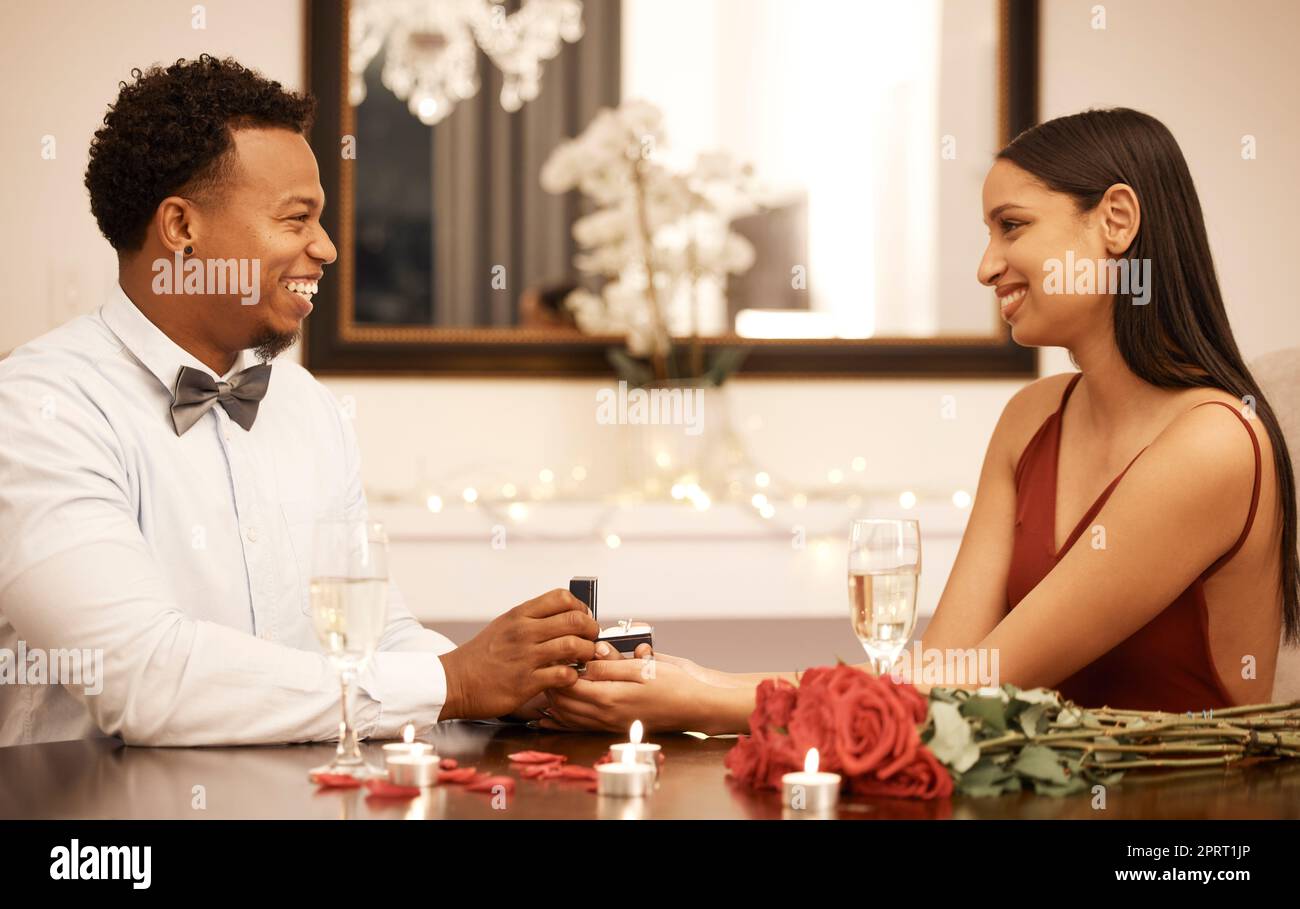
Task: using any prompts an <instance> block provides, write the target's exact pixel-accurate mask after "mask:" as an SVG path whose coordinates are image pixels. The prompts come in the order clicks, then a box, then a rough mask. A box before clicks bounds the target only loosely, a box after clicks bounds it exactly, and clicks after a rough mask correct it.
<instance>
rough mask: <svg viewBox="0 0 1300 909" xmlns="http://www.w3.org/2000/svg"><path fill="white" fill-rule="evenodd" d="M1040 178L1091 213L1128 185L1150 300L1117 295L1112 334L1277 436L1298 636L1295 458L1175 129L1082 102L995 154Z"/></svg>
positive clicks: (1290, 624)
mask: <svg viewBox="0 0 1300 909" xmlns="http://www.w3.org/2000/svg"><path fill="white" fill-rule="evenodd" d="M998 158H1000V159H1004V160H1007V161H1010V162H1011V163H1012V164H1015V165H1016V166H1017V167H1019V168H1021V169H1022V170H1025V171H1028V172H1029V173H1030V174H1032V175H1033V176H1034V177H1036V178H1037V179H1038V180H1040V181H1041V182H1042V183H1044V184H1045V185H1046V186H1047V187H1048V188H1050V189H1052V190H1055V191H1056V192H1062V193H1068V194H1069V195H1071V196H1073V197H1074V199H1075V201H1076V202H1077V204H1078V205H1079V207H1080V210H1081V211H1091V210H1092V209H1093V208H1095V207H1096V206H1097V203H1098V202H1100V201H1101V198H1102V196H1103V195H1105V193H1106V190H1107V189H1109V188H1110V187H1111V186H1113V185H1115V184H1116V183H1126V184H1128V185H1129V186H1131V187H1132V188H1133V191H1134V192H1135V193H1137V197H1138V203H1139V204H1140V205H1141V211H1142V219H1141V222H1140V225H1139V227H1138V232H1137V237H1136V239H1134V241H1133V244H1132V245H1131V246H1130V247H1129V248H1128V251H1127V252H1126V253H1125V257H1126V258H1128V259H1130V260H1132V259H1137V260H1145V261H1147V262H1149V263H1150V271H1149V274H1150V276H1151V280H1150V281H1149V282H1148V283H1149V284H1150V291H1149V292H1150V294H1151V296H1150V298H1149V300H1148V302H1147V303H1146V304H1145V305H1135V304H1134V303H1133V302H1132V296H1133V295H1132V294H1131V293H1117V294H1115V309H1114V317H1115V342H1116V344H1117V345H1118V346H1119V352H1120V354H1121V355H1122V356H1123V357H1124V362H1125V363H1127V364H1128V367H1129V369H1131V370H1132V371H1133V372H1134V374H1135V375H1137V376H1138V377H1139V378H1141V379H1143V380H1145V381H1147V382H1150V383H1151V384H1152V385H1156V386H1160V387H1162V388H1185V387H1197V386H1200V387H1205V388H1220V389H1223V390H1224V391H1227V392H1228V393H1229V394H1232V395H1234V396H1236V397H1237V398H1239V399H1240V400H1242V401H1243V402H1250V401H1254V402H1255V403H1254V411H1255V413H1256V414H1257V415H1258V416H1259V418H1260V419H1261V420H1262V421H1263V423H1264V426H1265V427H1266V428H1267V429H1268V435H1269V438H1270V439H1271V440H1272V442H1273V462H1274V467H1275V469H1276V471H1277V478H1278V507H1279V509H1280V511H1281V518H1282V601H1283V609H1282V616H1283V622H1284V626H1285V639H1286V641H1287V642H1288V643H1293V644H1295V643H1300V603H1298V599H1300V597H1298V596H1297V592H1298V588H1300V567H1298V566H1297V564H1296V563H1297V552H1296V489H1295V473H1294V471H1293V470H1292V468H1291V456H1290V454H1289V453H1288V452H1287V446H1286V439H1285V438H1283V436H1282V430H1281V427H1280V426H1279V425H1278V422H1277V417H1276V416H1275V415H1274V414H1273V408H1271V407H1270V406H1269V404H1268V401H1267V400H1265V398H1264V395H1263V393H1262V392H1261V391H1260V389H1259V385H1258V384H1256V382H1255V378H1254V377H1253V376H1252V375H1251V374H1250V370H1249V369H1247V368H1246V364H1245V361H1243V360H1242V358H1241V353H1240V351H1238V350H1237V342H1236V340H1235V339H1234V338H1233V337H1232V328H1231V327H1230V326H1229V325H1228V316H1227V313H1226V312H1225V311H1224V308H1223V297H1222V295H1221V294H1220V293H1219V281H1218V278H1217V277H1216V276H1215V273H1214V260H1213V259H1212V258H1211V256H1210V243H1209V240H1208V239H1207V237H1206V235H1205V221H1204V219H1203V218H1202V216H1201V203H1200V199H1198V198H1197V195H1196V187H1195V186H1193V184H1192V175H1191V173H1190V172H1189V171H1188V169H1187V162H1186V161H1185V160H1184V159H1183V153H1182V150H1181V149H1179V147H1178V143H1177V142H1176V141H1175V140H1174V137H1173V134H1172V133H1170V132H1169V130H1168V129H1167V128H1166V127H1165V125H1164V124H1163V123H1161V122H1160V121H1159V120H1157V119H1156V118H1155V117H1151V116H1148V115H1147V114H1143V113H1139V112H1138V111H1135V110H1129V109H1127V108H1122V107H1121V108H1115V109H1113V110H1090V111H1085V112H1083V113H1081V114H1074V115H1072V116H1069V117H1060V118H1058V119H1056V120H1049V121H1048V122H1046V123H1042V124H1040V125H1038V126H1035V127H1032V128H1030V129H1028V130H1026V131H1025V132H1023V133H1021V134H1020V135H1019V136H1017V137H1016V138H1015V139H1014V140H1013V141H1012V142H1011V144H1010V145H1008V146H1007V147H1006V148H1004V149H1002V151H1000V152H998Z"/></svg>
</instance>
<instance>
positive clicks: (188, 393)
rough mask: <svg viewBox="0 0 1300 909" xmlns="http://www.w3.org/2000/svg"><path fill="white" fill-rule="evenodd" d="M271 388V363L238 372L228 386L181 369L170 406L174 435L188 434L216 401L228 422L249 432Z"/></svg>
mask: <svg viewBox="0 0 1300 909" xmlns="http://www.w3.org/2000/svg"><path fill="white" fill-rule="evenodd" d="M270 384H271V364H270V363H259V364H258V365H257V366H250V367H249V368H248V369H245V370H242V371H241V372H237V373H235V374H234V375H233V376H231V378H230V381H229V382H225V381H221V380H218V379H214V378H212V376H210V375H208V374H207V373H206V372H204V371H203V370H201V369H195V368H193V367H192V366H182V367H181V371H180V375H178V376H177V377H176V394H175V401H174V402H173V404H172V425H173V426H175V427H176V435H178V436H180V435H184V434H185V433H186V432H188V431H189V428H190V427H191V426H193V425H194V424H195V423H197V422H198V421H199V418H200V417H202V416H203V415H204V414H205V413H207V412H208V411H209V410H211V409H212V405H213V404H215V403H216V402H218V401H220V402H221V406H222V407H224V408H225V409H226V413H228V414H229V415H230V419H232V420H234V421H235V422H236V423H238V424H239V425H240V426H242V427H244V430H245V431H248V430H250V429H252V428H253V421H254V420H255V419H257V406H258V404H260V403H261V401H262V398H263V397H265V396H266V388H267V386H268V385H270Z"/></svg>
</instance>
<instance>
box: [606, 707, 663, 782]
mask: <svg viewBox="0 0 1300 909" xmlns="http://www.w3.org/2000/svg"><path fill="white" fill-rule="evenodd" d="M644 730H645V727H644V726H642V725H641V721H640V720H636V721H634V722H633V723H632V728H631V730H629V732H628V741H626V742H619V743H618V744H616V745H610V746H609V753H610V754H611V755H612V756H613V759H614V763H616V764H618V763H622V761H623V760H624V757H623V756H624V755H625V754H629V753H630V754H632V756H633V758H632V759H633V760H634V761H636V762H637V763H638V764H648V765H650V767H652V768H654V772H655V775H656V776H657V775H658V774H659V752H660V751H661V750H662V749H661V748H660V747H659V746H658V745H652V744H651V743H649V742H642V741H641V738H642V736H643V735H644Z"/></svg>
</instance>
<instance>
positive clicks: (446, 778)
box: [438, 767, 478, 783]
mask: <svg viewBox="0 0 1300 909" xmlns="http://www.w3.org/2000/svg"><path fill="white" fill-rule="evenodd" d="M476 776H478V768H477V767H457V768H456V769H455V770H444V771H442V772H441V773H439V774H438V782H439V783H468V782H469V781H470V780H472V779H474V778H475V777H476Z"/></svg>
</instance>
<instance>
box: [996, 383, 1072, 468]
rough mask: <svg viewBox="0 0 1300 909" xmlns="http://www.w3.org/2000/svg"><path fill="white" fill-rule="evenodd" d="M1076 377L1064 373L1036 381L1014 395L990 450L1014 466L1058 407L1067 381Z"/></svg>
mask: <svg viewBox="0 0 1300 909" xmlns="http://www.w3.org/2000/svg"><path fill="white" fill-rule="evenodd" d="M1076 375H1078V373H1073V372H1063V373H1058V374H1057V375H1054V376H1043V377H1042V378H1041V379H1035V380H1034V381H1033V382H1030V383H1029V384H1028V385H1026V386H1025V387H1024V388H1022V389H1020V390H1019V391H1017V392H1016V393H1015V394H1014V395H1012V396H1011V399H1010V400H1009V401H1007V404H1006V406H1005V407H1004V408H1002V416H1001V418H999V420H998V426H997V429H996V430H995V431H994V433H993V439H992V441H991V442H990V447H993V446H998V447H1000V448H1001V449H1002V450H1003V452H1004V453H1005V454H1006V455H1007V456H1008V457H1009V458H1010V459H1011V463H1012V464H1014V463H1015V461H1016V460H1017V459H1018V458H1019V456H1020V452H1022V451H1023V450H1024V448H1025V446H1026V445H1028V444H1029V440H1030V439H1032V438H1033V437H1034V433H1036V432H1038V430H1039V427H1041V426H1042V425H1043V421H1044V420H1046V419H1047V418H1048V417H1050V416H1051V415H1052V414H1053V413H1055V412H1056V409H1057V408H1058V407H1060V406H1061V398H1062V396H1064V394H1065V387H1066V386H1067V385H1069V384H1070V379H1071V378H1073V377H1074V376H1076Z"/></svg>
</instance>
